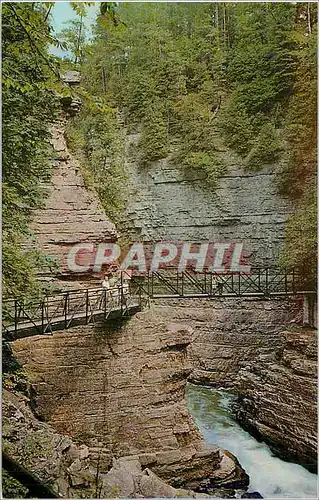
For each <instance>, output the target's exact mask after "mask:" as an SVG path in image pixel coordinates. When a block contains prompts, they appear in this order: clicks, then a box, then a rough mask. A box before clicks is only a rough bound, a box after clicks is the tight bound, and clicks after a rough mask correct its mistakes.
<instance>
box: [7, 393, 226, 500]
mask: <svg viewBox="0 0 319 500" xmlns="http://www.w3.org/2000/svg"><path fill="white" fill-rule="evenodd" d="M27 401H28V400H27V398H26V397H25V396H23V395H22V394H21V393H20V394H19V393H16V394H14V393H12V392H11V391H8V390H4V393H3V406H2V410H3V413H2V416H3V427H2V429H3V441H2V444H3V453H4V457H5V465H6V466H7V467H8V464H9V463H10V464H12V465H13V469H14V470H13V469H10V467H9V473H10V472H11V473H13V474H14V476H15V477H18V479H20V481H21V480H23V478H22V477H21V475H20V474H17V472H19V470H20V468H21V470H22V471H23V476H25V475H27V482H28V487H27V488H26V489H25V493H27V494H28V496H30V495H31V496H32V497H33V496H36V497H38V494H39V491H37V488H38V489H39V488H42V489H44V491H41V494H42V495H43V494H44V495H45V497H46V496H48V497H49V498H52V497H63V498H113V497H116V498H118V497H120V498H121V497H125V498H127V497H133V498H136V497H137V496H138V497H147V498H150V497H176V496H179V497H181V496H183V497H197V496H205V495H201V494H196V493H194V492H193V491H190V490H180V489H176V488H174V487H172V486H170V485H169V484H167V483H165V482H164V481H163V480H162V479H160V478H159V477H158V476H157V475H156V474H154V472H152V471H151V470H150V469H148V468H147V467H143V466H142V464H141V461H140V460H139V459H138V457H136V456H135V457H134V456H133V457H130V456H128V457H122V458H121V459H118V460H115V459H113V461H112V466H111V468H110V470H109V471H108V472H101V470H100V464H99V463H95V461H94V458H92V454H91V453H90V450H89V448H88V447H87V446H86V445H84V444H79V443H77V442H75V441H72V439H71V438H70V437H69V436H64V435H61V434H58V433H57V432H56V431H55V430H54V429H53V427H52V426H50V425H48V424H47V423H44V422H40V421H39V420H37V419H36V418H35V416H34V414H33V413H32V411H31V409H30V407H29V405H28V404H27ZM7 457H10V459H9V460H8V459H7ZM234 463H235V462H233V465H234ZM222 469H223V468H222ZM216 475H217V476H218V470H217V471H216ZM30 477H31V478H32V480H33V481H32V484H31V483H30ZM4 494H6V489H5V488H4ZM40 498H44V497H43V496H40Z"/></svg>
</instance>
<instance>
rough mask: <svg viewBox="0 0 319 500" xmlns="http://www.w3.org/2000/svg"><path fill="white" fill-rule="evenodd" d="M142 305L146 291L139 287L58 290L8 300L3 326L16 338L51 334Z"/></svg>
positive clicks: (125, 314) (124, 313)
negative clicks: (21, 333)
mask: <svg viewBox="0 0 319 500" xmlns="http://www.w3.org/2000/svg"><path fill="white" fill-rule="evenodd" d="M141 306H142V293H141V291H140V290H139V288H138V287H136V286H132V287H130V288H127V287H125V286H123V285H120V286H117V287H113V288H110V289H105V288H91V289H85V290H83V289H80V290H69V291H63V292H54V293H52V294H51V295H48V296H45V297H44V298H43V299H42V300H41V301H37V300H21V299H20V300H18V299H8V300H4V301H3V321H2V326H3V331H4V334H5V336H8V334H9V335H10V336H11V337H13V338H16V337H17V335H18V332H19V331H28V330H30V331H32V332H33V333H39V334H43V333H51V332H52V331H53V330H55V329H67V328H70V327H71V326H74V325H75V324H88V323H90V322H92V321H94V319H95V318H97V317H99V319H104V320H106V319H107V318H108V317H109V316H110V315H111V314H112V312H113V311H116V312H117V313H118V316H121V317H124V316H127V315H129V314H130V311H131V309H133V308H141ZM57 327H58V328H57Z"/></svg>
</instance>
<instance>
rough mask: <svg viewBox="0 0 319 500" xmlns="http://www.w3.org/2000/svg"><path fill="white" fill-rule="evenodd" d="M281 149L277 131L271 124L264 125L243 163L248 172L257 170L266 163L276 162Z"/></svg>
mask: <svg viewBox="0 0 319 500" xmlns="http://www.w3.org/2000/svg"><path fill="white" fill-rule="evenodd" d="M282 149H283V148H282V145H281V143H280V140H279V137H278V131H277V130H276V129H275V127H274V125H273V124H272V123H265V124H264V125H263V126H262V127H261V128H260V131H259V134H258V136H257V137H256V139H255V140H254V141H253V142H252V148H251V149H250V151H249V153H248V155H247V157H246V159H245V163H246V165H247V166H248V168H249V169H250V170H259V169H260V167H262V166H263V165H264V164H266V163H274V162H276V161H277V160H278V159H279V155H280V152H281V151H282Z"/></svg>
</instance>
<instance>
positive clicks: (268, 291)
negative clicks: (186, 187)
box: [3, 268, 316, 339]
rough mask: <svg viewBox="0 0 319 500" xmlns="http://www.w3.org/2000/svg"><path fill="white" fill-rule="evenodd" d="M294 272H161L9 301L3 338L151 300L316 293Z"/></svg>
mask: <svg viewBox="0 0 319 500" xmlns="http://www.w3.org/2000/svg"><path fill="white" fill-rule="evenodd" d="M315 293H316V291H315V290H309V288H308V287H307V285H305V284H304V283H303V280H302V279H301V277H300V276H298V275H297V274H296V273H295V272H294V271H293V270H292V271H289V272H288V271H287V272H283V271H282V270H278V269H275V268H265V269H261V268H256V269H252V270H251V272H250V273H242V272H240V273H217V272H201V273H196V272H195V271H190V270H187V271H183V272H182V273H179V272H177V271H176V269H175V270H174V269H161V270H159V271H156V272H152V273H149V274H148V275H147V276H135V277H134V276H133V277H132V280H131V282H130V286H129V289H128V286H127V284H125V283H124V281H123V280H122V282H121V285H117V286H116V287H113V288H112V289H110V290H106V289H103V288H102V289H101V288H96V289H86V290H83V289H80V290H68V291H63V292H57V293H53V294H52V295H50V296H46V297H45V298H43V299H42V301H40V302H34V301H24V300H17V299H11V300H7V301H4V303H3V318H4V321H3V330H4V337H5V338H11V339H12V338H18V337H25V336H29V335H37V334H47V333H51V332H53V331H56V330H65V329H68V328H71V327H72V326H76V325H81V324H82V325H83V324H89V323H90V322H93V321H99V322H101V321H106V320H107V319H112V318H120V317H125V316H129V315H131V314H134V313H135V312H137V311H138V310H140V309H141V307H142V302H143V301H144V300H145V301H148V300H149V299H191V298H194V299H197V298H202V299H211V300H214V299H215V300H218V299H223V298H238V299H239V300H240V298H252V299H254V298H256V299H258V298H259V299H270V298H274V297H278V298H280V297H285V296H293V295H305V294H315Z"/></svg>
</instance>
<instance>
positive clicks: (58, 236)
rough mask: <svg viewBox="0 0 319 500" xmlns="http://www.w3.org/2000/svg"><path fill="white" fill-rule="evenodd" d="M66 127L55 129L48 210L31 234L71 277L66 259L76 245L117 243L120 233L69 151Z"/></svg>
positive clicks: (37, 216) (37, 214) (40, 215)
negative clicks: (66, 140) (65, 134)
mask: <svg viewBox="0 0 319 500" xmlns="http://www.w3.org/2000/svg"><path fill="white" fill-rule="evenodd" d="M64 128H65V121H64V120H63V119H61V121H60V122H58V123H56V124H55V125H54V126H53V127H52V130H51V133H52V144H53V147H54V151H55V154H56V158H55V159H54V160H53V161H52V165H53V172H52V178H51V181H50V184H49V185H48V186H47V191H48V197H47V199H46V203H45V207H44V208H43V209H41V210H37V211H35V212H34V214H33V222H32V224H31V226H30V231H31V233H33V235H34V237H35V241H36V245H37V248H39V249H41V250H42V251H43V252H44V253H45V254H46V255H48V256H50V257H52V258H54V259H55V260H56V262H57V263H58V265H59V266H60V272H61V273H62V274H64V275H69V274H70V270H69V268H68V265H67V260H66V257H67V254H68V251H69V250H70V249H71V248H72V246H73V245H74V244H75V243H98V242H107V241H115V240H116V238H117V233H116V229H115V226H114V224H113V223H112V222H110V221H109V220H108V219H107V217H106V215H105V212H104V210H103V209H102V206H101V204H100V202H99V200H98V197H97V195H96V193H95V192H94V191H92V190H90V189H88V187H87V186H86V185H85V183H84V179H83V176H82V173H81V170H80V165H79V163H78V161H77V160H76V159H75V158H74V157H72V156H71V155H70V153H69V151H68V148H67V145H66V142H65V137H64ZM73 286H74V285H73Z"/></svg>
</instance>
